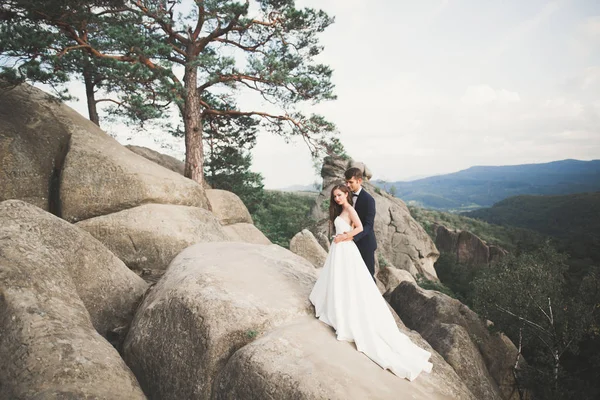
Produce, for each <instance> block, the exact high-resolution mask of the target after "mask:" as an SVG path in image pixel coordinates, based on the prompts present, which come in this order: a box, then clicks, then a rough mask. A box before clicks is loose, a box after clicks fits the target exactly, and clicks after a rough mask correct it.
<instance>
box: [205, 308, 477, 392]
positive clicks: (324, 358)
mask: <svg viewBox="0 0 600 400" xmlns="http://www.w3.org/2000/svg"><path fill="white" fill-rule="evenodd" d="M413 340H414V339H413ZM437 357H439V355H438V356H437ZM442 362H443V361H442ZM434 363H435V356H434ZM442 365H443V364H441V363H439V364H435V366H434V372H433V373H432V374H422V375H420V376H419V378H418V379H416V380H415V381H413V382H409V381H407V380H405V379H399V378H398V377H396V376H395V375H393V374H391V373H389V372H387V371H384V370H382V369H381V368H380V367H379V366H378V365H377V364H375V363H373V362H372V361H370V360H369V359H368V358H367V357H366V356H365V355H364V354H362V353H360V352H358V351H356V348H355V346H354V345H353V344H351V343H348V342H342V341H338V340H336V337H335V333H334V332H333V330H332V329H330V328H329V327H328V326H326V325H325V324H322V323H320V322H319V321H318V320H316V319H315V318H311V317H306V318H301V319H299V320H298V321H297V322H295V323H293V324H289V325H284V326H281V327H278V328H276V329H274V330H273V331H271V332H269V333H267V334H266V335H264V336H262V337H260V338H259V339H258V340H256V341H254V342H252V343H250V344H248V345H246V346H245V347H243V348H241V349H240V350H238V351H237V352H236V353H235V354H234V355H233V356H232V357H231V358H230V359H229V361H228V362H227V364H226V365H225V367H224V369H223V372H221V374H220V375H219V378H218V380H217V382H216V383H215V387H216V390H217V394H216V396H215V398H216V399H247V400H262V399H267V398H270V399H315V400H317V399H357V400H362V399H382V400H383V399H390V400H392V399H400V398H401V399H422V400H435V399H474V397H473V396H472V395H471V393H469V391H468V390H466V388H465V387H464V384H463V383H462V382H461V381H460V379H459V378H458V376H456V373H454V371H452V368H450V367H448V366H447V365H446V367H447V369H445V368H444V367H443V366H442ZM436 369H437V370H436Z"/></svg>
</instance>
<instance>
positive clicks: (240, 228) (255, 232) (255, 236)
mask: <svg viewBox="0 0 600 400" xmlns="http://www.w3.org/2000/svg"><path fill="white" fill-rule="evenodd" d="M223 230H224V231H225V233H226V234H227V237H228V238H229V240H231V241H233V242H243V243H254V244H271V241H270V240H269V238H268V237H266V236H265V234H264V233H262V232H261V231H260V230H259V229H258V228H257V227H256V226H254V225H253V224H248V223H246V222H240V223H238V224H231V225H226V226H224V227H223Z"/></svg>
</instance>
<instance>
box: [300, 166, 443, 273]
mask: <svg viewBox="0 0 600 400" xmlns="http://www.w3.org/2000/svg"><path fill="white" fill-rule="evenodd" d="M353 165H357V166H358V167H359V168H360V165H362V164H359V163H356V162H354V161H352V160H344V159H342V158H339V157H326V158H325V163H324V164H323V168H322V170H321V176H322V177H323V190H322V191H321V193H320V194H319V196H318V197H317V200H316V203H315V205H314V206H313V207H312V209H311V217H312V219H314V220H316V221H320V224H319V226H318V228H317V232H316V233H317V234H321V235H325V236H327V235H328V233H329V227H328V222H327V218H328V211H327V210H328V205H329V198H330V192H331V188H332V187H333V185H335V184H337V183H343V182H344V172H345V171H346V169H348V168H349V167H350V166H353ZM364 168H365V169H366V167H364ZM368 173H369V174H370V171H368ZM363 188H364V189H365V190H366V191H367V192H369V194H371V195H372V196H373V197H374V198H375V202H376V207H377V214H376V216H375V235H376V237H377V245H378V250H377V253H378V255H379V256H380V257H381V258H382V259H383V260H385V262H386V264H387V265H388V267H390V268H400V269H404V270H406V271H409V272H410V273H411V274H413V275H417V274H422V275H423V276H425V277H426V278H428V279H432V280H437V279H438V278H437V274H436V272H435V269H434V267H433V264H434V263H435V261H436V260H437V258H438V257H439V252H438V251H437V249H436V247H435V245H434V244H433V241H432V240H431V238H430V237H429V235H427V232H425V230H424V229H423V228H422V227H421V225H419V224H418V223H417V222H416V221H415V220H414V219H413V218H412V216H411V215H410V212H409V210H408V207H406V204H405V203H404V202H403V201H402V200H400V199H397V198H395V197H393V196H391V195H389V194H387V193H384V192H382V191H380V190H379V189H377V188H375V187H374V186H373V185H371V184H370V183H369V182H368V181H366V180H365V181H363Z"/></svg>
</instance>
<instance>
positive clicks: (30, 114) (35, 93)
mask: <svg viewBox="0 0 600 400" xmlns="http://www.w3.org/2000/svg"><path fill="white" fill-rule="evenodd" d="M59 108H60V103H58V102H57V101H56V100H52V98H51V97H50V96H49V95H47V94H45V93H44V92H42V91H40V90H37V89H34V88H32V87H30V86H28V85H20V86H18V87H16V88H0V182H1V184H0V201H3V200H8V199H21V200H24V201H27V202H28V203H31V204H34V205H36V206H38V207H39V208H41V209H43V210H46V211H48V210H50V211H51V212H52V213H54V214H56V213H58V212H59V204H58V202H57V189H58V176H59V175H60V169H61V167H62V163H63V160H64V157H65V154H66V152H67V146H68V143H69V136H70V134H69V130H68V127H67V126H66V125H65V122H64V121H63V120H62V119H61V118H59V116H57V115H55V112H56V111H57V110H58V109H59Z"/></svg>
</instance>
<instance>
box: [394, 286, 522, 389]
mask: <svg viewBox="0 0 600 400" xmlns="http://www.w3.org/2000/svg"><path fill="white" fill-rule="evenodd" d="M387 298H388V301H389V303H390V304H391V305H392V307H393V308H394V310H395V311H396V312H397V313H398V315H399V316H400V318H401V319H402V321H403V322H404V323H405V324H406V326H407V327H409V328H410V329H414V330H416V331H417V332H419V333H420V334H421V335H422V336H423V338H425V339H426V340H427V341H428V342H429V343H430V344H431V346H432V347H433V348H434V349H436V351H438V352H439V353H440V354H441V355H442V356H443V357H444V359H445V360H446V361H447V362H448V363H449V364H450V365H452V366H453V368H454V370H455V371H456V372H457V373H458V375H459V376H460V377H461V378H462V379H463V381H464V382H465V383H466V384H467V386H468V387H469V389H470V390H471V392H472V393H473V394H474V395H475V396H476V397H477V398H478V399H513V400H516V399H518V393H516V391H515V382H514V378H513V374H512V368H513V366H514V364H515V360H516V357H517V354H518V352H517V349H516V347H515V346H514V344H513V343H512V342H511V341H510V340H509V339H508V338H506V337H505V336H503V335H501V334H495V333H491V332H490V331H489V330H488V329H487V326H486V323H485V322H484V321H482V320H481V319H480V318H479V316H478V315H477V314H476V313H475V312H473V311H471V310H470V309H469V308H468V307H467V306H465V305H464V304H462V303H461V302H460V301H458V300H456V299H453V298H451V297H449V296H446V295H445V294H442V293H439V292H436V291H433V290H424V289H421V288H420V287H418V286H417V285H415V284H414V283H412V282H409V281H407V280H405V281H403V282H401V283H400V284H399V285H398V286H397V287H396V289H395V290H394V291H393V292H392V293H390V294H388V296H387Z"/></svg>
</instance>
